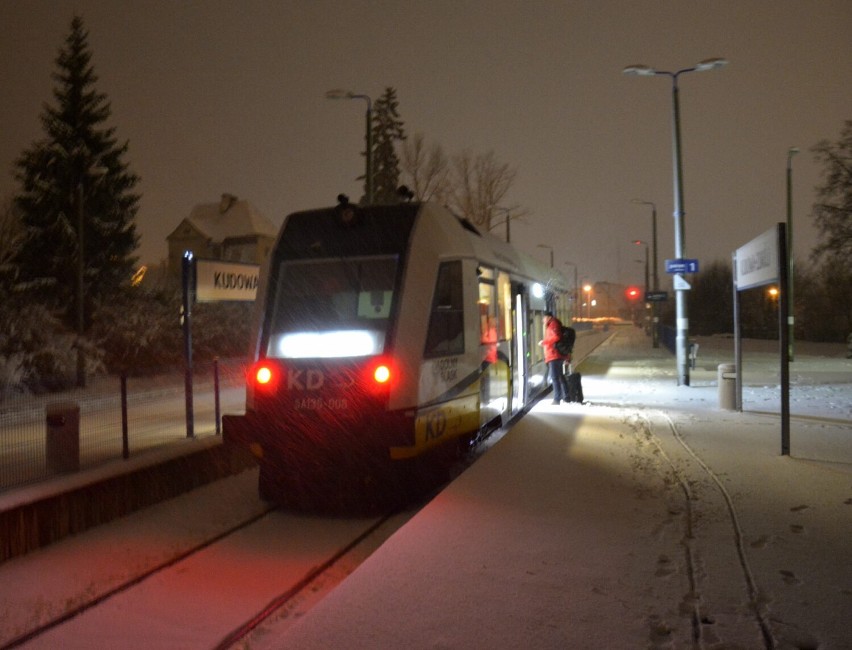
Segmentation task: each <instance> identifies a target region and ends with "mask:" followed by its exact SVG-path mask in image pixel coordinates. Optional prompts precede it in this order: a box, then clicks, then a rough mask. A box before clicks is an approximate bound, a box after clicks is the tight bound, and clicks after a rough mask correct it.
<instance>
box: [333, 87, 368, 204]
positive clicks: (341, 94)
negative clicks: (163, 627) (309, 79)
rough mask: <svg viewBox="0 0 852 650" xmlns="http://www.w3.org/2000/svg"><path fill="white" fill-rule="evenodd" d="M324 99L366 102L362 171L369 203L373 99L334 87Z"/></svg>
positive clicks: (366, 199)
mask: <svg viewBox="0 0 852 650" xmlns="http://www.w3.org/2000/svg"><path fill="white" fill-rule="evenodd" d="M325 98H326V99H363V100H364V101H365V102H367V134H366V139H367V151H366V155H365V158H366V159H367V169H366V171H365V173H364V189H365V192H364V196H365V201H366V203H367V204H368V205H369V204H370V203H372V202H373V129H372V126H373V100H372V99H370V96H369V95H360V94H357V93H353V92H352V91H351V90H341V89H339V88H336V89H334V90H329V91H328V92H327V93H326V94H325Z"/></svg>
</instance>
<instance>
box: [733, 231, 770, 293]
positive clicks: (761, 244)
mask: <svg viewBox="0 0 852 650" xmlns="http://www.w3.org/2000/svg"><path fill="white" fill-rule="evenodd" d="M778 258H779V256H778V233H777V229H776V228H770V229H769V230H767V231H766V232H765V233H763V234H761V235H758V236H757V237H755V238H754V239H752V240H751V241H750V242H749V243H748V244H746V245H745V246H741V247H740V248H738V249H737V253H736V269H735V275H736V277H735V281H736V287H737V290H739V291H742V290H743V289H750V288H752V287H759V286H762V285H764V284H769V283H770V282H777V280H778Z"/></svg>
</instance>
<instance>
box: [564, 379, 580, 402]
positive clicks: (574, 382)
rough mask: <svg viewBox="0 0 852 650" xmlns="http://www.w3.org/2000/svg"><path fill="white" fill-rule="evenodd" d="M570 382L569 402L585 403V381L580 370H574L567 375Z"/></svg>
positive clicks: (567, 380) (568, 382)
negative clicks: (583, 381)
mask: <svg viewBox="0 0 852 650" xmlns="http://www.w3.org/2000/svg"><path fill="white" fill-rule="evenodd" d="M566 382H567V384H568V400H567V401H569V402H579V403H580V404H582V403H583V383H582V380H581V375H580V373H579V372H572V373H571V374H570V375H568V377H566Z"/></svg>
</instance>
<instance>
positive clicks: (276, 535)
mask: <svg viewBox="0 0 852 650" xmlns="http://www.w3.org/2000/svg"><path fill="white" fill-rule="evenodd" d="M413 514H414V510H412V511H410V512H405V513H396V514H387V515H384V516H378V517H374V518H370V519H352V520H348V519H334V520H329V519H322V518H318V517H308V516H300V515H295V514H291V513H283V512H281V511H280V510H278V509H275V508H273V507H267V508H265V509H264V510H263V511H262V512H260V513H259V514H256V515H254V516H251V517H249V518H247V519H245V520H244V521H241V522H239V523H238V524H236V525H233V526H231V527H230V528H228V529H227V530H224V531H222V532H220V533H218V534H216V535H212V536H210V537H209V538H208V539H205V540H204V541H202V542H199V543H197V544H194V545H193V546H192V547H190V548H187V549H185V550H183V551H182V552H181V553H179V554H177V555H175V556H174V557H172V558H170V559H168V560H167V561H163V562H160V563H158V564H156V565H155V566H150V567H148V568H147V569H146V570H145V571H143V572H141V573H138V574H137V575H134V576H133V577H130V578H128V579H126V580H123V581H122V582H121V583H120V584H117V585H114V586H112V587H111V588H110V589H109V590H108V591H106V592H104V593H101V594H98V595H97V596H94V597H92V598H89V599H87V600H85V602H81V603H79V604H76V605H74V606H73V607H69V608H68V609H67V611H65V612H64V613H62V614H61V615H58V616H55V617H54V618H52V619H50V620H48V621H44V622H42V623H41V624H39V625H37V626H35V627H33V628H31V629H29V630H28V631H26V632H24V633H22V634H19V635H18V636H16V637H15V638H13V639H8V640H6V641H4V642H3V643H2V645H0V648H2V650H7V649H12V648H22V647H26V648H55V647H63V648H78V647H79V648H86V647H89V648H90V647H105V646H104V644H105V643H107V645H110V644H113V643H114V644H115V646H116V647H118V646H121V647H125V648H128V647H131V648H132V647H139V648H143V647H145V648H149V647H175V646H178V647H185V646H186V641H185V639H181V638H180V635H181V634H182V631H183V630H186V631H191V630H198V628H206V630H207V631H206V632H204V634H203V635H202V636H203V638H204V639H205V642H204V643H203V644H202V647H215V648H223V649H224V648H230V647H234V646H236V645H237V644H239V643H240V642H241V641H242V640H244V639H246V638H247V637H248V636H249V635H250V634H251V633H252V632H253V631H254V630H256V629H257V628H258V627H259V626H261V625H262V624H263V623H264V622H265V621H267V620H268V619H269V618H270V617H274V616H275V615H276V614H278V615H280V612H281V611H282V610H284V609H286V608H287V607H288V606H294V603H296V605H295V606H303V605H300V604H299V603H298V601H300V599H301V600H306V599H313V600H317V599H318V594H319V592H320V591H322V592H323V593H325V592H327V591H328V590H330V589H331V588H333V587H334V586H335V585H336V584H338V583H339V582H340V581H341V580H342V579H343V578H344V577H345V576H346V575H348V573H351V571H353V570H354V569H355V568H356V567H357V565H358V564H360V562H362V561H363V560H364V559H366V557H368V556H369V555H370V553H371V552H372V551H373V550H375V548H377V547H378V546H379V545H380V544H381V543H382V542H383V541H384V539H386V538H387V537H388V536H390V534H392V533H393V532H394V531H395V530H396V529H397V528H399V527H400V526H401V525H402V524H403V523H404V522H405V521H407V519H408V518H410V517H411V516H413ZM285 537H286V539H287V541H286V542H285V543H282V544H278V545H277V547H276V546H275V545H270V544H269V540H274V539H282V538H285ZM252 555H256V556H258V555H259V556H258V557H253V558H252V557H251V556H252ZM223 558H229V559H225V560H223ZM240 558H242V559H243V561H242V564H241V563H240ZM241 566H243V567H245V572H246V574H250V575H249V576H248V577H247V578H246V577H245V576H243V577H244V578H245V582H246V583H247V585H248V586H247V588H242V587H246V585H242V586H237V585H235V584H234V583H235V582H239V581H240V576H239V573H240V571H241ZM264 576H265V577H264ZM329 576H331V577H329ZM232 588H234V592H233V593H229V592H230V591H231V589H232ZM187 589H189V590H190V592H189V594H188V593H187ZM187 596H189V597H190V598H191V599H193V600H194V601H196V602H195V603H194V604H193V606H192V607H190V608H188V609H187V606H186V605H187V602H186V598H187ZM235 597H236V598H235ZM234 599H235V600H237V601H239V603H240V604H239V607H231V606H229V604H228V603H229V602H230V601H231V600H234ZM182 611H183V613H181V612H182ZM164 612H171V613H172V615H173V616H174V618H176V619H178V620H179V621H180V622H179V623H177V624H175V623H174V622H170V623H169V624H163V625H158V624H157V621H158V620H162V618H163V617H164V616H165V617H167V618H169V617H168V614H164ZM145 619H148V621H149V624H146V622H145ZM173 634H174V635H177V637H178V638H175V637H174V636H171V635H173ZM192 634H193V635H194V636H192V637H189V639H190V642H189V646H190V647H194V646H195V645H196V644H197V639H198V638H199V637H198V636H197V635H198V632H197V631H196V632H192Z"/></svg>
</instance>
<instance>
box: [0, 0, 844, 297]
mask: <svg viewBox="0 0 852 650" xmlns="http://www.w3.org/2000/svg"><path fill="white" fill-rule="evenodd" d="M119 7H120V8H119ZM75 11H76V12H79V14H80V15H81V16H82V17H83V19H84V21H85V26H86V27H87V29H88V30H89V32H90V38H89V42H90V46H91V48H92V50H93V53H94V64H95V69H96V72H97V73H98V74H99V76H100V81H99V84H98V89H99V90H100V91H102V92H105V93H106V94H107V95H108V96H109V98H110V100H111V101H112V109H113V115H112V119H111V125H113V126H115V127H116V128H117V135H118V137H119V139H121V140H125V139H126V140H129V142H130V151H129V157H128V160H129V162H130V164H131V167H132V168H133V170H134V171H135V172H136V173H138V174H139V175H140V176H141V177H142V183H141V187H140V190H141V192H142V194H143V199H142V204H141V209H140V212H139V215H138V225H139V230H140V233H141V235H142V245H141V249H140V251H139V253H140V255H141V258H142V261H144V262H156V261H157V260H159V259H161V258H163V257H165V254H166V244H165V237H166V235H168V234H169V232H171V230H172V229H173V228H174V227H175V226H176V225H177V224H178V223H179V222H180V220H181V219H182V218H184V217H186V216H187V215H188V214H189V211H190V210H191V208H192V207H193V206H194V205H196V204H198V203H207V202H215V201H217V200H218V197H219V195H220V194H221V193H222V192H231V193H233V194H236V195H237V196H239V197H240V198H244V199H247V200H249V201H250V202H252V203H253V204H254V205H256V206H257V207H258V208H259V209H260V210H261V212H263V213H264V214H265V215H266V216H268V217H269V218H270V219H271V220H272V221H273V223H276V224H279V223H280V222H281V220H282V219H283V217H284V215H286V214H287V213H288V212H290V211H292V210H296V209H303V208H309V207H315V206H317V205H327V204H330V203H333V201H334V197H335V196H336V195H337V194H338V193H339V192H341V191H342V192H346V193H347V194H349V195H350V196H353V197H357V196H360V190H359V184H358V183H357V181H356V180H355V178H356V177H357V176H358V175H359V174H360V173H361V171H362V166H363V165H362V158H361V156H360V152H361V151H362V148H363V128H364V127H363V115H364V103H363V102H360V101H352V102H346V101H329V100H327V99H325V93H326V91H327V90H329V89H332V88H346V89H351V90H353V91H355V92H358V93H365V94H368V95H371V96H372V97H373V98H374V99H375V98H378V97H379V96H380V95H381V94H382V92H383V90H384V89H385V87H387V86H393V87H395V88H396V89H397V92H398V98H399V101H400V106H399V108H400V112H401V117H402V119H403V120H404V122H405V126H406V129H407V131H408V133H410V134H413V133H415V132H420V133H423V134H424V135H425V136H426V138H427V142H435V143H439V144H441V145H442V146H443V147H444V149H445V150H446V151H447V152H448V153H458V152H461V151H462V150H464V149H469V150H471V151H472V152H474V153H485V152H487V151H490V150H493V151H494V153H495V155H496V156H497V157H498V159H499V160H501V161H504V162H507V163H509V164H510V165H512V166H514V167H515V168H516V169H517V171H518V175H517V179H516V183H515V186H514V188H513V190H512V192H511V194H510V196H508V197H507V198H506V201H505V204H507V205H514V204H518V205H520V206H523V207H524V208H526V209H528V210H530V211H531V213H532V214H531V216H530V217H529V218H528V219H527V220H526V223H519V224H517V225H516V226H515V227H514V228H513V229H512V239H513V241H514V242H515V243H517V244H518V245H519V246H520V247H521V248H523V249H525V250H527V251H528V252H530V253H532V254H534V255H537V256H539V257H540V258H541V259H542V260H547V258H548V251H547V250H545V249H542V248H538V244H541V243H546V244H547V245H549V246H552V247H553V248H554V250H555V261H556V264H557V266H560V267H562V268H563V269H565V270H568V269H567V267H564V266H562V265H563V263H564V262H565V261H572V262H574V263H576V264H577V265H578V267H579V275H580V276H581V278H582V277H588V278H589V279H592V280H610V281H620V282H624V283H628V282H636V283H638V282H641V279H642V276H643V268H644V267H643V265H642V264H637V263H636V260H638V259H640V258H642V257H643V255H642V251H641V250H637V249H636V247H635V246H632V245H631V243H630V242H631V241H632V240H635V239H650V235H651V219H650V208H648V207H646V206H642V205H633V204H631V203H630V201H631V199H633V198H640V199H643V200H648V201H654V202H656V204H657V208H658V227H659V258H660V266H661V268H662V265H663V260H665V259H666V258H671V257H674V253H673V248H674V246H673V220H672V218H671V214H672V202H673V201H672V162H671V83H670V81H669V80H668V79H667V78H662V77H658V78H637V77H627V76H625V75H623V74H622V73H621V71H622V69H623V68H624V67H625V66H627V65H630V64H636V63H645V64H647V65H650V66H654V67H657V68H659V69H662V70H677V69H680V68H685V67H689V66H692V65H694V64H695V63H697V62H698V61H700V60H703V59H706V58H710V57H725V58H727V59H728V60H729V61H730V65H728V66H727V67H726V68H723V69H722V70H718V71H712V72H709V73H703V74H700V75H699V74H688V75H684V76H683V77H681V84H680V87H681V116H682V133H683V154H684V204H685V208H686V228H685V231H686V247H685V250H686V256H687V257H694V258H698V259H700V260H702V263H707V262H709V261H712V260H715V259H721V260H725V261H727V260H729V259H730V253H731V251H733V250H734V249H736V248H737V247H739V246H740V245H742V244H744V243H745V242H747V241H750V240H751V239H752V238H753V237H755V236H756V235H758V234H760V233H761V232H763V231H765V230H766V229H768V228H769V227H770V226H771V225H772V224H773V223H775V222H777V221H782V220H784V218H785V215H786V193H785V179H786V162H787V150H788V148H789V147H790V146H798V147H799V148H801V150H802V153H801V154H799V156H798V157H797V158H795V159H794V181H793V189H794V192H793V194H794V222H795V224H796V225H795V250H796V254H797V255H798V256H799V257H802V258H804V257H806V256H807V255H808V254H809V252H810V249H811V247H812V246H813V244H814V242H815V233H814V231H813V229H812V228H811V226H810V217H809V213H810V206H811V205H812V203H813V201H814V193H813V188H814V186H815V185H816V184H817V183H818V182H819V170H818V168H817V167H816V165H815V163H814V161H813V156H812V154H811V153H810V151H809V149H810V148H811V147H812V146H813V145H814V144H815V143H816V142H818V141H819V140H821V139H829V140H836V139H837V138H838V136H839V134H840V130H841V128H842V126H843V122H844V120H846V119H850V118H852V112H850V108H852V40H850V39H849V34H850V33H852V3H849V2H848V0H813V1H809V0H773V1H769V0H736V1H734V0H730V1H722V0H694V1H690V2H683V1H682V0H655V1H643V0H601V1H595V2H591V1H574V2H567V1H565V2H557V1H544V0H533V1H532V2H529V1H527V2H520V1H518V2H512V1H508V0H501V1H499V2H496V1H490V2H482V1H480V2H476V1H458V0H452V1H450V0H434V1H430V2H422V1H421V2H415V1H409V0H396V1H390V0H385V1H381V2H364V1H361V0H349V1H342V0H337V1H334V0H318V1H313V2H303V1H299V2H293V1H290V2H268V1H266V2H264V1H256V0H249V1H247V2H228V1H224V0H209V1H206V2H172V1H163V0H150V1H144V2H132V3H130V2H123V3H121V4H117V3H115V2H114V1H112V0H73V1H66V0H27V2H12V1H10V0H2V1H0V24H2V25H3V26H4V29H3V32H4V35H3V38H2V40H0V78H2V79H3V80H4V83H3V90H4V93H3V101H2V102H0V124H2V125H3V136H2V138H0V164H2V165H3V172H2V173H1V174H0V196H5V195H8V194H10V193H12V192H13V191H14V189H15V186H14V183H13V181H12V177H11V167H12V162H13V161H14V159H15V158H16V157H17V156H18V155H19V154H20V153H21V152H22V151H23V149H24V148H26V147H27V146H29V145H30V143H32V142H33V141H34V140H36V139H38V138H39V137H41V135H42V131H41V127H40V123H39V114H40V112H41V109H42V105H43V103H44V102H45V101H48V100H51V89H52V87H53V81H52V79H51V77H50V75H51V73H52V72H53V71H54V69H55V65H54V59H55V57H56V53H57V51H58V49H59V47H60V46H61V44H62V43H63V40H64V38H65V36H66V35H67V33H68V29H69V24H70V21H71V17H72V15H73V13H74V12H75ZM569 272H571V271H569ZM661 276H662V277H663V278H664V279H667V278H666V276H665V274H664V273H663V272H662V271H661Z"/></svg>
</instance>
